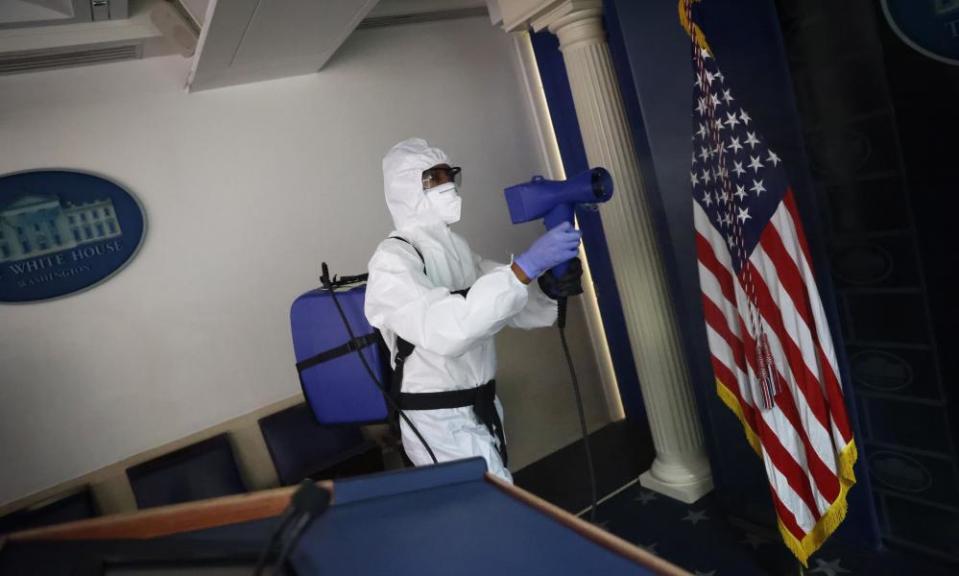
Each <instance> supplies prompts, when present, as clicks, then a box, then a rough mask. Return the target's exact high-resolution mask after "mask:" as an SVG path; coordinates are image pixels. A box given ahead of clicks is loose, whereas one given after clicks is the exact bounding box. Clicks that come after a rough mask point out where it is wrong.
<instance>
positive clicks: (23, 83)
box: [0, 18, 607, 503]
mask: <svg viewBox="0 0 959 576" xmlns="http://www.w3.org/2000/svg"><path fill="white" fill-rule="evenodd" d="M512 58H513V56H512V51H511V46H510V40H509V37H508V36H507V35H506V34H503V33H502V32H501V31H498V30H496V29H494V28H492V27H491V26H490V25H489V22H488V20H486V19H483V18H473V19H468V20H460V21H450V22H443V23H438V24H428V25H416V26H403V27H396V28H387V29H376V30H366V31H360V32H358V33H356V34H355V36H354V37H353V38H351V39H350V40H349V41H348V43H347V44H346V45H345V46H344V47H343V48H342V49H341V52H340V53H339V54H337V55H336V56H335V57H334V59H333V60H332V61H331V62H330V64H329V65H328V67H327V68H326V69H325V70H324V71H323V72H322V73H320V74H314V75H310V76H303V77H299V78H291V79H285V80H279V81H273V82H267V83H260V84H253V85H247V86H240V87H234V88H227V89H221V90H213V91H208V92H201V93H197V94H186V93H184V92H183V91H182V86H183V81H184V79H185V77H186V74H187V72H188V68H189V62H188V61H186V60H184V59H181V58H180V57H178V56H171V57H164V58H156V59H150V60H144V61H140V62H125V63H118V64H109V65H102V66H96V67H88V68H77V69H72V70H63V71H55V72H46V73H38V74H31V75H21V76H8V77H0V173H4V172H10V171H16V170H25V169H31V168H42V167H65V168H76V169H82V170H89V171H94V172H97V173H100V174H102V175H105V176H107V177H109V178H111V179H113V180H115V181H117V182H118V183H120V184H121V185H123V186H125V187H126V188H127V189H128V190H130V191H131V192H133V193H134V194H136V195H137V196H138V197H139V198H140V200H141V201H142V203H143V205H144V207H145V209H146V213H147V218H148V223H149V226H148V231H147V236H146V239H145V242H144V245H143V247H142V250H141V252H140V254H139V255H138V256H137V257H136V259H135V260H134V261H133V262H132V263H131V264H130V265H129V266H128V267H127V268H126V269H124V270H123V271H122V272H121V273H120V274H118V275H117V276H116V277H114V278H113V279H112V280H110V281H109V282H107V283H105V284H103V285H101V286H99V287H97V288H95V289H93V290H90V291H87V292H84V293H81V294H78V295H74V296H71V297H68V298H63V299H60V300H56V301H51V302H45V303H37V304H29V305H18V306H9V305H6V306H4V305H0V463H2V464H0V468H2V470H3V472H2V474H0V503H2V502H8V501H11V500H14V499H18V498H21V497H23V496H25V495H27V494H30V493H33V492H36V491H38V490H40V489H43V488H46V487H49V486H52V485H55V484H57V483H59V482H63V481H65V480H68V479H70V478H74V477H76V476H79V475H81V474H83V473H86V472H89V471H92V470H95V469H97V468H100V467H102V466H105V465H108V464H110V463H112V462H116V461H118V460H120V459H123V458H125V457H128V456H131V455H133V454H136V453H139V452H141V451H144V450H147V449H150V448H152V447H154V446H157V445H159V444H162V443H165V442H169V441H171V440H175V439H177V438H180V437H183V436H186V435H188V434H190V433H192V432H195V431H197V430H200V429H203V428H206V427H208V426H212V425H214V424H216V423H218V422H221V421H223V420H226V419H229V418H231V417H235V416H237V415H240V414H243V413H245V412H249V411H251V410H254V409H256V408H258V407H260V406H264V405H266V404H269V403H271V402H274V401H277V400H279V399H282V398H286V397H289V396H291V395H294V394H296V393H298V391H299V387H298V384H297V380H296V377H295V372H294V370H293V366H292V364H293V358H292V351H291V345H290V336H289V326H288V312H289V305H290V303H291V302H292V300H293V299H294V298H295V297H296V296H297V295H298V294H299V293H301V292H303V291H305V290H307V289H310V288H311V287H313V286H314V285H315V284H316V277H317V275H318V270H319V263H320V261H321V260H326V261H328V262H329V263H330V264H331V265H332V268H333V270H335V271H338V272H341V273H358V272H361V271H363V270H365V264H366V262H367V260H368V258H369V255H370V254H371V253H372V251H373V249H374V247H375V246H376V244H377V242H378V241H379V240H380V239H382V238H383V237H384V236H385V235H386V234H387V232H388V231H389V229H390V227H391V225H390V220H389V217H388V213H387V211H386V208H385V205H384V202H383V200H382V176H381V171H380V159H381V158H382V155H383V153H384V152H385V151H386V150H387V149H388V148H389V146H391V145H392V144H393V143H394V142H396V141H398V140H400V139H402V138H405V137H408V136H413V135H422V136H424V137H426V138H427V139H429V140H430V141H432V142H434V143H436V144H437V145H439V146H441V147H444V148H445V149H446V150H447V152H448V153H449V154H450V156H451V157H452V158H453V160H454V162H455V163H458V164H461V165H462V166H463V168H464V172H463V176H464V184H463V196H464V219H463V222H462V223H461V224H459V225H458V226H457V231H459V232H460V233H462V234H463V235H465V236H466V237H467V238H469V239H470V240H471V242H472V244H473V248H474V249H475V250H477V251H479V252H481V253H483V254H485V255H487V256H488V257H493V258H500V259H503V260H506V259H508V257H509V254H510V252H511V251H520V250H522V249H523V248H525V246H526V245H528V243H529V242H530V241H531V240H532V239H533V238H534V237H535V235H536V234H538V233H539V231H540V228H539V226H538V225H537V224H529V225H526V226H523V227H516V226H511V225H510V224H509V219H508V215H507V211H506V206H505V203H504V202H503V199H502V189H503V187H504V186H506V185H508V184H511V183H514V182H517V181H520V180H525V179H528V178H529V176H530V175H531V174H533V173H536V172H539V171H540V168H539V166H540V160H539V158H537V156H536V153H535V149H536V148H535V144H534V136H533V129H532V127H531V125H530V123H529V112H528V110H527V108H526V106H525V104H524V98H523V95H522V94H521V91H520V88H519V83H518V82H517V80H516V77H515V73H514V62H513V60H512ZM573 321H574V325H573V326H572V329H573V340H574V341H576V342H578V344H577V362H578V363H579V368H580V370H581V379H582V380H584V381H585V382H586V385H587V386H589V387H590V388H591V390H588V391H587V396H588V400H589V401H590V404H589V411H590V414H591V420H592V421H593V422H595V423H599V422H602V421H605V420H606V419H607V416H606V415H605V408H604V407H603V404H604V403H603V400H602V393H601V391H600V386H599V379H598V377H597V376H596V374H597V372H596V366H595V362H594V359H593V358H592V356H591V354H590V353H589V342H588V341H587V340H588V337H587V336H586V331H585V329H584V328H583V325H582V318H581V316H580V315H579V314H576V315H574V318H573ZM499 343H500V349H501V371H500V374H501V386H502V388H503V392H502V395H503V397H504V401H505V402H506V407H507V411H508V418H507V427H508V428H509V432H510V436H511V440H512V441H513V464H514V468H515V467H516V466H521V465H523V464H525V463H528V462H530V461H531V460H533V459H535V458H538V457H540V456H543V455H545V454H546V453H547V452H549V451H551V450H554V449H556V448H558V447H560V446H562V445H564V444H566V443H568V442H570V441H572V440H574V439H575V437H576V435H577V433H578V430H577V426H576V419H575V410H574V406H573V404H572V400H571V394H570V393H569V391H568V390H569V384H568V382H567V376H566V372H565V367H564V365H563V364H562V356H561V354H560V349H559V346H558V339H557V338H556V336H555V335H554V334H552V333H546V334H538V335H530V334H527V333H519V332H515V333H508V334H504V335H503V337H502V339H501V340H500V342H499Z"/></svg>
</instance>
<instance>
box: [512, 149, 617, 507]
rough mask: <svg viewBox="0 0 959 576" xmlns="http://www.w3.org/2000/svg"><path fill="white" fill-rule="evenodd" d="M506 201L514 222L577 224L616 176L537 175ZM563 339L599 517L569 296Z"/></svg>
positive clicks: (561, 270)
mask: <svg viewBox="0 0 959 576" xmlns="http://www.w3.org/2000/svg"><path fill="white" fill-rule="evenodd" d="M504 193H505V195H506V204H507V206H508V207H509V215H510V219H511V220H512V221H513V224H521V223H523V222H529V221H531V220H537V219H539V218H542V219H543V225H544V226H545V227H546V229H547V230H551V229H552V228H554V227H556V226H558V225H559V224H562V223H563V222H569V223H570V224H574V217H575V210H576V207H577V206H595V205H596V204H600V203H603V202H606V201H608V200H609V199H610V198H612V197H613V178H612V177H611V176H610V175H609V171H607V170H606V169H605V168H601V167H597V168H592V169H590V170H586V171H585V172H581V173H580V174H577V175H576V176H574V177H572V178H570V179H568V180H546V179H545V178H543V177H542V176H534V177H533V179H532V180H530V181H529V182H524V183H522V184H516V185H515V186H510V187H509V188H507V189H506V190H505V191H504ZM568 269H569V262H564V263H562V264H559V265H557V266H556V267H554V268H553V269H552V270H550V271H549V272H547V274H552V275H553V276H554V278H556V279H560V278H562V277H563V275H564V274H566V272H567V270H568ZM557 307H558V317H557V322H556V323H557V325H558V326H559V336H560V341H561V342H562V344H563V352H564V353H565V355H566V364H567V366H568V367H569V374H570V378H571V379H572V383H573V392H574V394H575V395H576V409H577V412H578V413H579V425H580V430H581V432H582V435H583V447H584V449H585V451H586V465H587V469H588V471H589V481H590V489H591V491H592V506H591V508H590V519H591V520H595V517H596V473H595V470H594V468H593V455H592V452H591V451H590V448H589V431H588V430H587V427H586V415H585V414H584V411H583V398H582V394H581V393H580V390H579V380H578V379H577V377H576V370H575V368H574V366H573V358H572V356H571V355H570V352H569V344H568V343H567V341H566V297H565V296H562V297H560V298H558V300H557Z"/></svg>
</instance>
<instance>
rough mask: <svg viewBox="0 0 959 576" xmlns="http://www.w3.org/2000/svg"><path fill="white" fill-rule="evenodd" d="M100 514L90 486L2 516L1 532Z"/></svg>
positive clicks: (0, 522) (82, 518) (0, 520)
mask: <svg viewBox="0 0 959 576" xmlns="http://www.w3.org/2000/svg"><path fill="white" fill-rule="evenodd" d="M99 515H100V510H99V508H98V507H97V504H96V502H95V501H94V499H93V493H92V492H91V491H90V487H89V486H84V487H83V488H81V489H79V490H77V491H75V492H72V493H70V494H68V495H67V496H61V497H59V498H57V499H56V500H53V501H50V500H47V501H45V502H41V503H40V504H37V505H34V506H31V507H29V508H25V509H23V510H17V511H16V512H13V513H11V514H7V515H6V516H4V517H3V518H0V534H6V533H9V532H17V531H19V530H27V529H28V528H37V527H39V526H50V525H52V524H60V523H62V522H71V521H73V520H84V519H86V518H93V517H95V516H99Z"/></svg>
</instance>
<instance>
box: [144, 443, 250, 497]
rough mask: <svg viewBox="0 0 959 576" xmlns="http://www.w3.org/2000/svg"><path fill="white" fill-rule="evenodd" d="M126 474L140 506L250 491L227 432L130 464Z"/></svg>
mask: <svg viewBox="0 0 959 576" xmlns="http://www.w3.org/2000/svg"><path fill="white" fill-rule="evenodd" d="M127 478H128V479H129V480H130V486H131V487H132V488H133V495H134V496H135V497H136V500H137V506H139V507H140V508H152V507H154V506H165V505H167V504H177V503H180V502H191V501H193V500H202V499H204V498H214V497H217V496H228V495H230V494H241V493H243V492H246V491H247V488H246V485H245V484H244V483H243V479H242V478H241V477H240V471H239V469H238V468H237V465H236V459H235V458H234V456H233V448H232V447H231V446H230V439H229V437H228V436H227V435H226V434H220V435H219V436H214V437H213V438H210V439H208V440H204V441H203V442H199V443H197V444H193V445H192V446H187V447H186V448H181V449H180V450H177V451H175V452H171V453H169V454H165V455H163V456H160V457H159V458H156V459H154V460H150V461H149V462H144V463H142V464H137V465H136V466H131V467H130V468H128V469H127Z"/></svg>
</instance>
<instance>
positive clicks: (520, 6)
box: [494, 0, 603, 33]
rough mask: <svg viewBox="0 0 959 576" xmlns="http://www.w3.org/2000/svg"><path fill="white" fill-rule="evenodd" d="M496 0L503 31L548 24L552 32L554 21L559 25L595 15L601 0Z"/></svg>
mask: <svg viewBox="0 0 959 576" xmlns="http://www.w3.org/2000/svg"><path fill="white" fill-rule="evenodd" d="M494 1H498V5H499V9H500V14H501V16H502V19H503V29H504V30H506V31H507V32H514V31H517V30H524V29H526V28H529V27H532V28H533V30H535V31H537V32H539V31H540V30H543V29H544V28H549V29H550V31H552V32H554V33H555V29H554V28H553V26H554V24H556V25H558V26H559V27H562V25H563V24H565V23H569V22H561V21H566V20H567V19H569V21H570V22H572V21H576V20H580V19H583V18H590V19H598V18H599V17H600V16H601V15H602V13H603V1H602V0H494Z"/></svg>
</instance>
